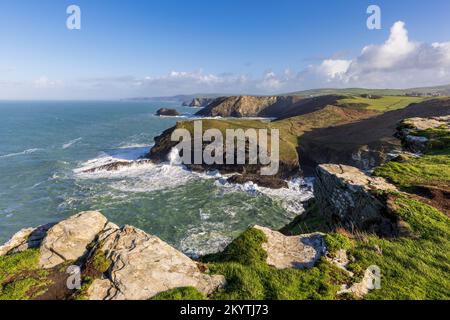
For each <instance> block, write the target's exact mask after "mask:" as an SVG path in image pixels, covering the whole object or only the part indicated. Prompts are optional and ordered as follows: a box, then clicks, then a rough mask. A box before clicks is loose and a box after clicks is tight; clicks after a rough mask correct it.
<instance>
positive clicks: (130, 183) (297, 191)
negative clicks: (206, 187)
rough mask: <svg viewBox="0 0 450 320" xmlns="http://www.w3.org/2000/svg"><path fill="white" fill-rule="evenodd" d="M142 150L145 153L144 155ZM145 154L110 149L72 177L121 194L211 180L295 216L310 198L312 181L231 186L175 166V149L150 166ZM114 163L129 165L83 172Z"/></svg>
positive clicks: (215, 173)
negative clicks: (104, 183)
mask: <svg viewBox="0 0 450 320" xmlns="http://www.w3.org/2000/svg"><path fill="white" fill-rule="evenodd" d="M144 151H145V152H144ZM146 152H148V146H146V147H131V148H120V149H117V150H111V151H109V152H108V153H102V154H101V155H100V156H99V157H98V158H95V159H92V160H89V161H87V162H85V163H83V164H82V165H81V167H80V168H78V169H76V170H74V173H75V175H76V177H78V178H81V179H111V183H110V186H111V187H112V188H114V189H116V190H118V191H122V192H153V191H158V190H164V189H173V188H176V187H179V186H182V185H186V184H188V183H191V182H193V181H196V180H197V181H198V180H202V179H214V180H215V186H216V187H218V188H220V191H221V192H224V193H229V192H245V193H247V194H249V195H252V196H267V197H269V198H271V199H272V200H273V201H276V202H278V203H279V204H280V205H281V206H282V207H283V208H284V209H285V210H286V211H287V212H289V213H290V214H292V215H298V214H300V213H302V212H303V210H304V209H303V203H304V202H305V201H307V200H308V199H310V198H311V197H312V196H313V192H312V182H311V180H310V179H309V180H308V179H302V178H296V179H293V180H290V181H288V186H289V187H288V188H282V189H270V188H264V187H261V186H258V185H257V184H255V183H253V182H247V183H245V184H242V185H241V184H231V183H228V181H227V179H228V177H229V176H230V175H222V174H220V173H219V172H218V171H212V172H207V173H197V172H192V171H190V170H187V169H186V168H185V167H184V166H182V165H179V163H180V159H179V153H178V150H176V149H175V148H174V149H172V151H171V152H170V154H169V156H168V162H167V163H162V164H154V163H151V162H148V161H139V160H137V161H136V160H134V159H139V157H140V156H142V155H143V154H145V153H146ZM117 161H124V162H129V165H126V166H122V167H119V168H118V169H117V170H114V171H107V170H98V171H94V172H86V171H88V170H90V169H94V168H98V167H101V166H104V165H107V164H110V163H114V162H117Z"/></svg>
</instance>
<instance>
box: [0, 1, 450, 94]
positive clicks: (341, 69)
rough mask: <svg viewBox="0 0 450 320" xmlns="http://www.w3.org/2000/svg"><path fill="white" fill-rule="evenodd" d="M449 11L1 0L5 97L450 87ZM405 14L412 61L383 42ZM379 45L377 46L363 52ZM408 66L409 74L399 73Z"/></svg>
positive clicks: (324, 4)
mask: <svg viewBox="0 0 450 320" xmlns="http://www.w3.org/2000/svg"><path fill="white" fill-rule="evenodd" d="M70 4H76V5H78V6H80V8H81V11H82V20H81V21H82V29H81V30H68V29H67V28H66V26H65V23H66V19H67V16H68V15H67V14H66V8H67V6H68V5H70ZM370 4H376V5H379V6H380V8H381V10H382V29H381V30H368V29H367V27H366V19H367V17H368V15H367V14H366V9H367V7H368V6H369V5H370ZM449 12H450V2H449V1H447V0H429V1H419V0H397V1H379V0H373V1H365V0H345V1H339V0H335V1H331V0H327V1H325V0H318V1H317V0H316V1H301V0H296V1H283V0H278V1H262V0H259V1H257V0H241V1H237V0H231V1H230V0H228V1H225V0H216V1H203V0H202V1H200V0H199V1H195V0H192V1H181V0H179V1H175V0H164V1H162V0H161V1H156V0H154V1H149V0H131V1H116V0H109V1H107V0H71V1H65V0H40V1H34V0H2V1H1V3H0V41H1V47H0V99H20V98H22V99H46V98H48V99H94V98H98V99H109V98H111V99H116V98H121V97H127V96H141V95H144V96H154V95H170V94H178V93H195V92H219V93H255V94H256V93H260V94H268V93H272V92H284V91H286V90H287V91H290V90H301V89H308V88H312V87H317V86H320V87H324V86H326V87H329V86H337V87H344V86H359V85H360V86H372V87H384V86H386V87H391V86H396V87H412V86H416V85H427V84H429V85H434V84H443V83H446V82H447V81H448V82H449V83H450V76H448V73H447V71H448V70H449V66H448V64H447V60H450V58H449V57H450V54H449V52H448V51H447V44H448V41H449V40H450V23H449V22H448V13H449ZM398 21H402V22H404V25H402V26H398V28H397V32H398V34H401V35H402V34H404V32H402V30H405V31H407V32H408V35H409V38H408V40H407V41H406V42H405V41H403V42H402V41H400V44H399V45H400V47H401V49H400V50H399V51H400V52H403V51H402V50H403V49H404V52H403V53H402V56H401V57H398V56H391V55H389V54H387V53H386V52H387V51H389V50H390V49H389V48H387V49H386V48H383V47H382V46H383V43H385V42H386V41H388V39H389V37H390V36H391V35H392V34H393V33H392V30H391V27H392V26H393V25H394V24H395V23H396V22H398ZM403 38H404V37H403ZM409 43H412V44H417V46H416V47H414V48H412V47H409V46H408V44H409ZM433 43H439V44H440V45H439V46H433V45H432V44H433ZM368 45H374V46H378V47H375V48H373V50H372V52H371V54H370V55H364V54H362V53H361V51H362V49H363V48H364V47H365V46H368ZM393 47H394V48H396V47H395V46H393ZM430 48H431V49H430ZM437 48H439V49H437ZM394 51H396V50H394ZM424 54H425V55H427V56H426V57H427V58H426V59H425V60H426V61H425V62H423V66H422V63H419V67H420V68H419V69H420V70H416V69H418V68H417V65H418V63H417V61H416V60H417V59H419V58H418V57H419V56H420V57H422V56H423V55H424ZM436 55H437V56H438V57H439V59H441V60H442V61H441V60H439V61H440V63H439V64H434V65H432V66H430V63H429V61H431V60H436ZM374 57H375V58H374ZM380 59H382V60H383V61H388V62H389V61H391V62H392V63H391V64H390V63H388V65H387V67H386V65H384V64H383V65H380V64H377V61H378V62H379V60H380ZM414 59H416V60H414ZM420 59H422V58H420ZM413 61H416V62H413ZM324 62H326V65H324ZM374 64H375V65H376V68H375V69H373V68H372V69H370V68H369V69H370V70H369V69H367V66H368V65H374ZM361 66H364V68H362V67H361ZM408 66H409V67H408ZM408 68H409V69H411V68H413V69H415V70H414V72H417V73H414V75H419V78H421V79H420V81H418V80H417V79H416V80H414V78H417V77H409V76H410V75H411V70H409V71H406V70H407V69H408ZM330 70H332V71H330ZM399 70H403V71H404V72H405V74H406V75H408V77H407V78H408V79H403V78H404V77H398V78H396V77H392V74H393V73H395V72H397V71H399ZM436 73H438V74H440V75H441V76H440V77H435V76H432V75H433V74H436ZM390 75H391V76H390ZM422 75H423V76H422ZM396 84H397V85H396Z"/></svg>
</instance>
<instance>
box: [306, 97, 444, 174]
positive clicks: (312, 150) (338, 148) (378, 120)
mask: <svg viewBox="0 0 450 320" xmlns="http://www.w3.org/2000/svg"><path fill="white" fill-rule="evenodd" d="M448 114H450V98H442V99H435V100H429V101H426V102H422V103H418V104H412V105H410V106H409V107H407V108H405V109H401V110H395V111H390V112H386V113H384V114H381V115H379V116H376V117H372V118H369V119H366V120H361V121H358V122H356V123H350V124H345V125H340V126H335V127H329V128H323V129H316V130H313V131H310V132H307V133H305V134H304V135H303V136H302V137H300V139H299V157H300V159H299V161H300V164H301V166H302V169H303V170H304V172H311V169H312V168H313V167H315V166H317V165H318V164H323V163H334V164H346V165H351V166H355V167H358V168H360V169H363V170H367V169H371V168H373V167H374V166H377V165H379V164H381V163H383V162H384V161H386V159H387V158H388V157H389V155H388V154H389V153H390V152H392V151H394V150H396V149H399V148H400V141H399V140H398V139H396V138H395V137H394V134H395V132H396V127H397V124H398V123H399V122H400V121H401V120H403V119H405V118H412V117H432V116H442V115H448Z"/></svg>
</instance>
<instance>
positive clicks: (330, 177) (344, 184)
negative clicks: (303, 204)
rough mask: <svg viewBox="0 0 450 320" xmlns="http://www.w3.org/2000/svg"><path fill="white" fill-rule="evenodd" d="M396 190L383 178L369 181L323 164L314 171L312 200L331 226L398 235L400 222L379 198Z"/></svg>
mask: <svg viewBox="0 0 450 320" xmlns="http://www.w3.org/2000/svg"><path fill="white" fill-rule="evenodd" d="M396 190H397V189H396V187H395V186H393V185H391V184H389V183H387V182H386V181H385V180H384V179H383V178H376V177H370V176H368V175H366V174H365V173H363V172H362V171H360V170H359V169H357V168H354V167H349V166H345V165H334V164H324V165H320V166H319V167H318V168H317V170H316V179H315V182H314V196H315V198H316V201H317V204H318V206H319V208H320V211H321V213H322V214H323V215H324V216H325V218H326V219H327V221H329V222H330V223H331V224H332V225H334V226H342V227H344V228H346V229H347V230H350V231H352V232H353V231H356V230H362V231H367V232H373V233H376V234H378V235H381V236H398V235H400V233H402V232H403V231H402V228H401V226H400V223H399V222H400V221H399V218H398V217H397V216H395V215H393V214H392V213H391V212H390V210H389V208H388V206H387V204H386V201H385V199H383V198H382V197H380V196H379V194H380V192H383V191H387V192H390V191H396Z"/></svg>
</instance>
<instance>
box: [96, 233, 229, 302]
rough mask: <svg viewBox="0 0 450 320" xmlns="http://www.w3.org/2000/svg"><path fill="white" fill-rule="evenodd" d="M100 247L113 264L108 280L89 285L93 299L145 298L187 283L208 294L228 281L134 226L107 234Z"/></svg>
mask: <svg viewBox="0 0 450 320" xmlns="http://www.w3.org/2000/svg"><path fill="white" fill-rule="evenodd" d="M99 249H100V250H102V251H103V252H105V254H106V255H107V257H108V258H109V259H110V260H111V262H112V264H111V267H110V270H109V274H108V278H109V279H106V280H98V281H94V282H93V284H92V285H91V287H90V288H89V290H88V293H87V294H88V296H87V298H88V299H91V300H143V299H149V298H151V297H153V296H154V295H156V294H158V293H160V292H164V291H167V290H170V289H174V288H179V287H188V286H191V287H195V288H196V289H198V290H199V291H200V292H202V293H203V294H204V295H208V294H210V293H211V292H213V291H214V290H216V289H217V288H218V287H220V286H223V285H224V283H225V279H224V277H223V276H218V275H215V276H210V275H208V274H205V273H204V272H202V271H201V270H200V268H199V266H198V265H197V263H196V262H194V261H193V260H191V259H190V258H188V257H187V256H186V255H184V254H183V253H181V252H179V251H178V250H176V249H174V248H173V247H171V246H170V245H168V244H167V243H165V242H164V241H162V240H161V239H159V238H158V237H155V236H152V235H149V234H147V233H145V232H144V231H142V230H139V229H136V228H134V227H131V226H125V227H123V228H122V229H119V230H115V231H113V232H111V233H110V234H109V235H108V236H107V237H104V238H103V240H102V241H101V245H100V247H99Z"/></svg>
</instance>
